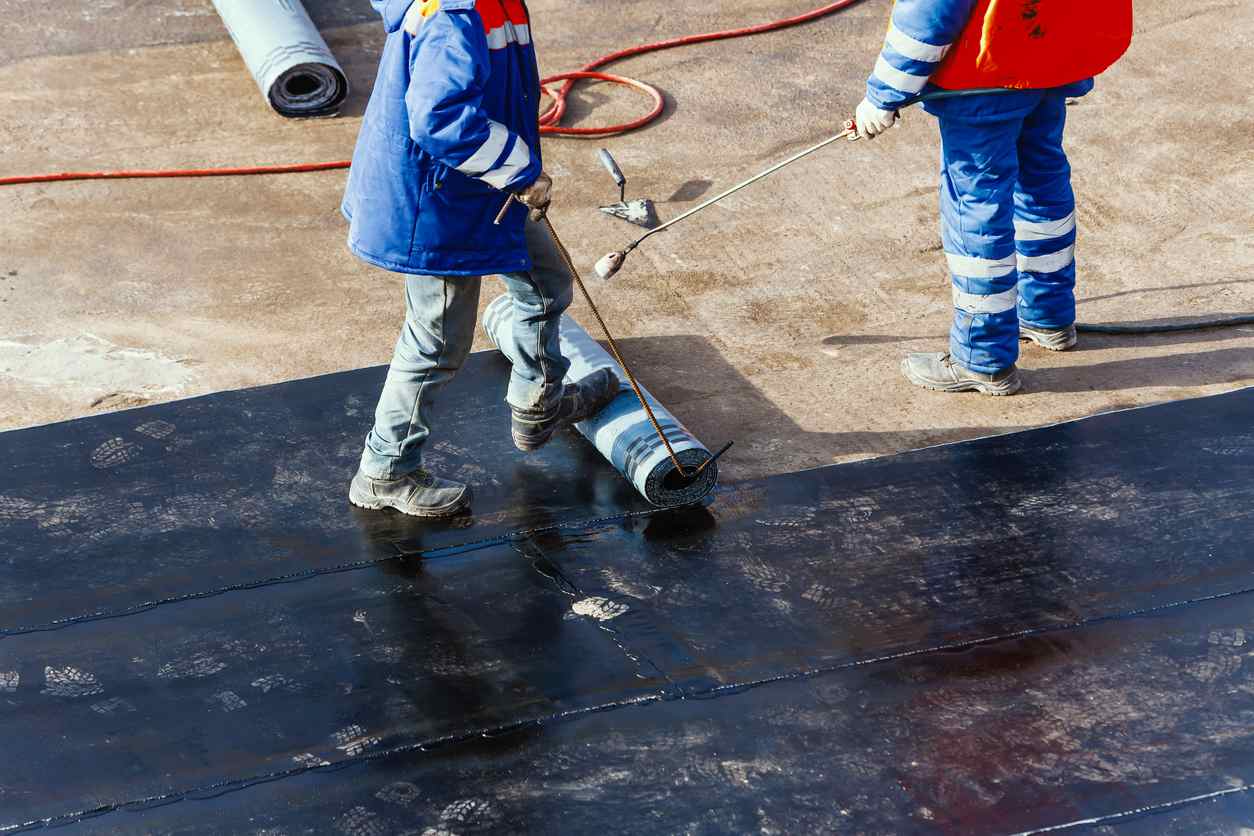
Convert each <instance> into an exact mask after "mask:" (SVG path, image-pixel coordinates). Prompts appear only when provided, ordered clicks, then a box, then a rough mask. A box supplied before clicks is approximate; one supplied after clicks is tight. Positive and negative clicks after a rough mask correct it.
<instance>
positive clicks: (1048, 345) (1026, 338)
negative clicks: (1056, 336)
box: [1019, 334, 1079, 351]
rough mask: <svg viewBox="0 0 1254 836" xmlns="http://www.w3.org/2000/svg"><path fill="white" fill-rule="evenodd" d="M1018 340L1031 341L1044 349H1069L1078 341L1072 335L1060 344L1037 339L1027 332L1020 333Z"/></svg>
mask: <svg viewBox="0 0 1254 836" xmlns="http://www.w3.org/2000/svg"><path fill="white" fill-rule="evenodd" d="M1019 342H1025V343H1033V344H1035V345H1038V346H1040V347H1041V348H1043V349H1045V350H1046V351H1070V350H1071V349H1073V348H1075V347H1076V343H1078V342H1079V340H1078V339H1077V338H1075V337H1072V338H1071V340H1070V341H1068V342H1064V343H1061V344H1059V343H1049V342H1045V341H1043V340H1039V339H1037V338H1036V337H1032V336H1029V335H1027V334H1021V335H1020V336H1019Z"/></svg>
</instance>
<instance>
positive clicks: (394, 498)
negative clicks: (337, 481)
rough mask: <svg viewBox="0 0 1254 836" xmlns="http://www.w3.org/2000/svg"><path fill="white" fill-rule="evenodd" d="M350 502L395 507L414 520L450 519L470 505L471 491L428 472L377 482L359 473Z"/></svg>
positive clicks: (417, 471) (357, 504) (375, 506)
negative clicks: (422, 518)
mask: <svg viewBox="0 0 1254 836" xmlns="http://www.w3.org/2000/svg"><path fill="white" fill-rule="evenodd" d="M348 501H349V502H351V503H353V504H354V505H356V506H357V507H358V508H372V509H378V508H395V509H396V510H397V511H400V512H401V513H402V514H409V515H410V516H413V517H451V516H454V515H456V514H458V513H460V512H461V511H462V509H464V508H465V507H466V506H468V505H469V504H470V488H468V487H467V486H466V485H463V484H462V483H461V482H454V481H452V480H450V479H441V478H440V477H438V476H436V475H435V474H433V473H431V472H429V471H426V470H421V469H419V470H415V471H414V472H413V473H409V474H406V475H405V476H401V477H400V478H398V479H374V478H371V477H370V476H367V475H366V474H365V473H362V472H361V471H360V470H358V471H357V475H356V476H354V477H353V481H352V484H350V485H349V487H348Z"/></svg>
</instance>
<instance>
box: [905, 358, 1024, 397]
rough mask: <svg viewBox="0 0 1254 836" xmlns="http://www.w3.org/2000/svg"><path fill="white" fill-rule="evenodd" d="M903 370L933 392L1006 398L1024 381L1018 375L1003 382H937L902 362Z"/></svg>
mask: <svg viewBox="0 0 1254 836" xmlns="http://www.w3.org/2000/svg"><path fill="white" fill-rule="evenodd" d="M901 372H902V374H904V375H905V376H906V379H907V380H909V381H910V382H911V383H913V384H914V385H915V386H921V387H922V388H924V389H928V390H930V391H932V392H979V393H980V394H981V395H990V396H992V397H994V398H1005V397H1009V396H1010V395H1013V394H1015V393H1016V392H1018V391H1019V390H1020V389H1022V388H1023V381H1022V380H1021V379H1020V378H1019V377H1018V375H1016V376H1015V377H1014V378H1012V379H1011V380H1010V381H1005V382H1002V383H981V382H979V381H974V380H963V381H959V382H957V383H936V382H934V381H930V380H925V379H923V378H921V377H915V376H914V375H912V374H911V373H910V371H909V370H908V369H907V368H906V364H905V363H902V364H901Z"/></svg>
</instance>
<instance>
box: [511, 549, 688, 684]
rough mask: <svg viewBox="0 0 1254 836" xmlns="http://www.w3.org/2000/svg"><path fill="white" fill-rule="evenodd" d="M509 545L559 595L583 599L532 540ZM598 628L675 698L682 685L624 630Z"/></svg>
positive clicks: (640, 673) (640, 671) (645, 675)
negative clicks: (629, 641)
mask: <svg viewBox="0 0 1254 836" xmlns="http://www.w3.org/2000/svg"><path fill="white" fill-rule="evenodd" d="M510 545H512V546H513V548H514V551H516V552H518V554H519V555H521V556H522V557H523V559H524V560H526V561H527V562H528V563H530V564H531V568H532V569H534V570H535V571H536V572H537V573H538V574H540V575H541V576H543V577H545V578H548V579H549V580H550V581H552V582H553V584H554V586H556V587H557V590H558V591H559V592H561V593H562V594H564V595H566V596H568V597H570V599H571V600H578V599H580V598H583V597H584V592H583V590H582V589H580V588H579V585H578V584H577V583H575V582H574V580H572V579H571V578H570V576H569V575H567V574H566V573H565V572H563V571H562V569H561V567H560V566H558V565H557V564H556V563H554V562H553V561H552V560H550V559H549V557H548V555H546V554H545V553H544V550H543V549H542V548H540V547H539V546H538V545H537V544H536V543H535V542H533V541H532V540H531V539H530V538H525V539H522V538H520V539H519V540H517V541H514V542H511V544H510ZM596 626H597V629H599V630H600V631H601V632H603V633H605V634H606V635H608V636H609V637H610V641H612V642H613V643H614V644H615V645H616V646H617V647H618V649H619V650H620V651H621V652H622V654H623V656H625V657H626V658H627V661H629V662H630V663H631V664H632V665H633V666H634V667H635V669H636V675H637V676H639V677H640V678H642V679H648V678H650V677H653V678H657V679H661V680H663V681H665V682H666V686H665V688H663V690H662V692H661V693H662V695H667V696H670V697H671V698H674V696H677V695H679V694H680V693H681V689H680V686H679V684H678V683H677V682H675V680H673V679H671V676H670V674H668V673H667V672H666V671H665V670H663V669H662V666H661V665H659V664H657V663H656V662H654V661H653V660H652V659H650V658H649V657H648V656H646V655H645V654H644V653H642V652H639V651H636V650H633V649H632V648H631V647H629V646H628V644H627V640H626V638H625V637H624V635H623V633H622V631H620V630H619V629H618V628H616V627H613V626H611V625H609V624H606V623H605V622H598V623H597V625H596Z"/></svg>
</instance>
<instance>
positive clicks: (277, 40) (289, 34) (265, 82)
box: [213, 0, 348, 116]
mask: <svg viewBox="0 0 1254 836" xmlns="http://www.w3.org/2000/svg"><path fill="white" fill-rule="evenodd" d="M213 5H214V7H215V8H216V9H217V10H218V15H219V16H220V17H221V18H222V22H223V23H224V24H226V30H227V31H228V32H229V33H230V34H231V39H232V40H233V41H235V46H236V47H238V48H239V52H240V55H241V56H242V57H243V58H244V63H245V64H247V65H248V69H249V71H250V72H251V73H252V74H253V78H254V79H256V81H257V86H258V87H260V88H261V94H262V95H263V96H265V98H266V101H268V102H269V103H270V106H271V107H273V108H274V109H275V110H276V111H278V112H279V113H280V114H282V115H283V116H330V115H333V114H334V113H336V112H337V111H338V110H339V108H340V105H342V104H343V103H344V99H346V98H347V97H348V79H347V78H346V77H345V75H344V70H343V69H341V68H340V64H339V62H338V61H336V60H335V56H334V55H332V54H331V50H329V49H328V48H327V43H326V41H324V40H323V39H322V35H320V34H319V33H318V29H317V27H315V26H314V25H313V21H312V20H310V19H309V14H308V13H307V12H306V11H305V7H304V6H302V5H301V3H300V0H213Z"/></svg>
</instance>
